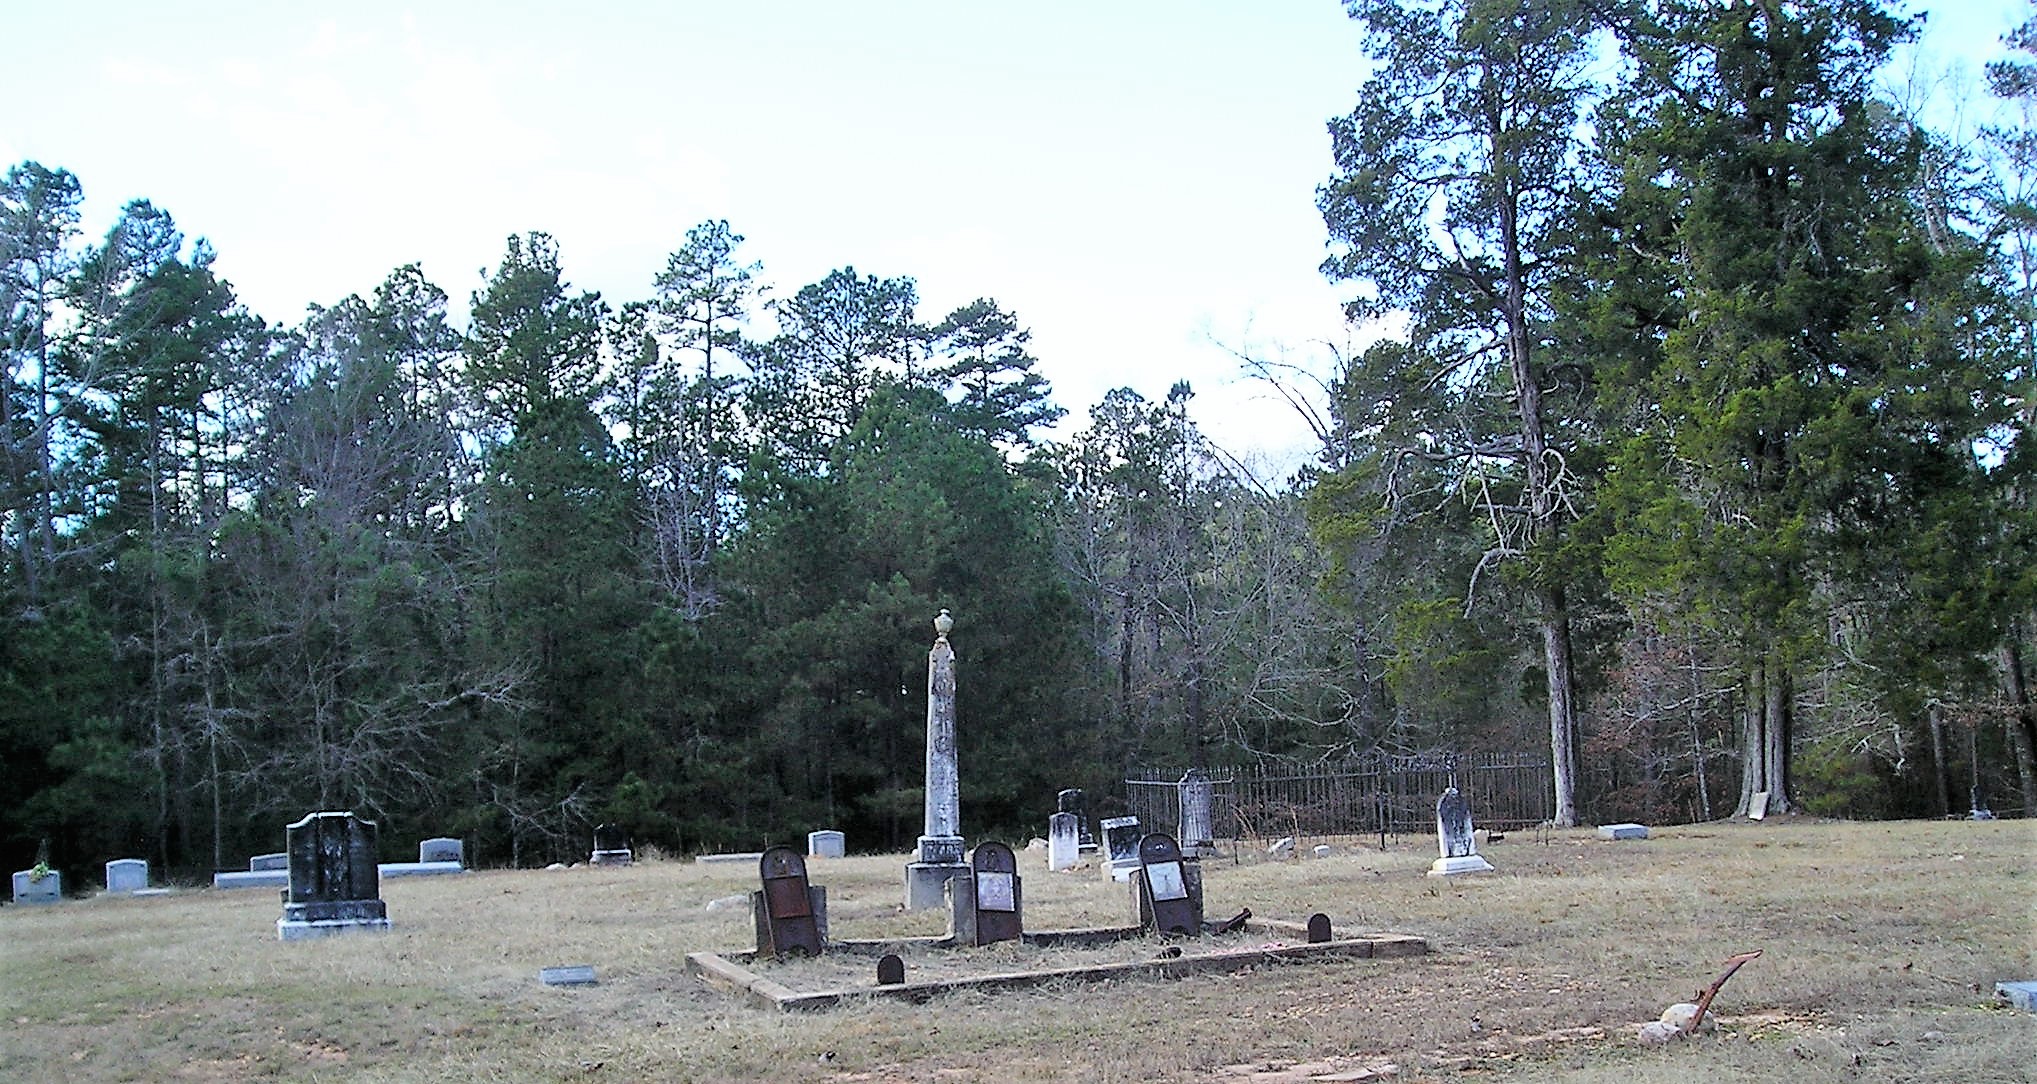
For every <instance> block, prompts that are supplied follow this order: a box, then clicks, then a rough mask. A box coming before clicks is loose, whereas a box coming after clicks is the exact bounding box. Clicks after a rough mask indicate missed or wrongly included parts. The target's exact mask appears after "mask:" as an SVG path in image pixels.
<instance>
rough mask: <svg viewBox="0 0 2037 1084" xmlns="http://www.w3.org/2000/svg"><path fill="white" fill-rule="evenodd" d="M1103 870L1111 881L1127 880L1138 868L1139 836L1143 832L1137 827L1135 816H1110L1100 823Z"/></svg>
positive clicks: (1137, 821) (1137, 819)
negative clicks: (1101, 829) (1103, 858)
mask: <svg viewBox="0 0 2037 1084" xmlns="http://www.w3.org/2000/svg"><path fill="white" fill-rule="evenodd" d="M1102 828H1103V847H1104V854H1105V856H1106V858H1108V861H1106V862H1105V863H1104V867H1103V868H1104V872H1105V873H1106V874H1108V875H1109V876H1110V879H1111V880H1113V881H1129V880H1131V879H1132V872H1133V871H1134V870H1136V869H1138V868H1139V837H1140V836H1141V835H1143V834H1144V833H1143V832H1142V830H1141V829H1140V828H1139V818H1137V817H1111V818H1109V819H1108V820H1105V821H1104V822H1103V824H1102Z"/></svg>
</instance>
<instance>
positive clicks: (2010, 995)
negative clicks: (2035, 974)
mask: <svg viewBox="0 0 2037 1084" xmlns="http://www.w3.org/2000/svg"><path fill="white" fill-rule="evenodd" d="M1995 996H1996V997H1999V998H2007V999H2008V1002H2009V1004H2011V1005H2014V1006H2015V1007H2017V1008H2019V1009H2021V1010H2023V1011H2024V1012H2037V980H2025V981H2022V982H1998V983H1995Z"/></svg>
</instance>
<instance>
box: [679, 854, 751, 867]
mask: <svg viewBox="0 0 2037 1084" xmlns="http://www.w3.org/2000/svg"><path fill="white" fill-rule="evenodd" d="M762 857H764V852H763V851H730V852H729V853H727V854H697V855H694V856H693V864H694V865H696V866H717V865H723V864H739V865H745V866H749V865H755V864H756V861H757V859H759V858H762Z"/></svg>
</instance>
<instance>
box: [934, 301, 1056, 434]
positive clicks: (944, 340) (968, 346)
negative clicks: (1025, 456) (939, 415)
mask: <svg viewBox="0 0 2037 1084" xmlns="http://www.w3.org/2000/svg"><path fill="white" fill-rule="evenodd" d="M929 333H930V335H931V336H932V338H933V341H934V344H935V349H936V350H937V351H938V352H940V353H941V354H944V355H946V357H947V359H948V361H947V364H945V365H942V366H940V367H939V368H938V369H937V370H936V371H935V373H934V374H933V375H934V379H935V380H937V381H945V382H946V383H947V384H949V385H951V386H952V387H953V388H954V389H955V390H956V391H957V392H958V393H959V395H960V400H959V401H958V402H956V403H955V404H954V406H953V408H952V412H953V414H954V416H955V420H956V422H957V423H958V424H959V425H960V426H961V427H962V429H963V431H964V432H969V433H974V434H976V435H978V436H981V437H983V438H984V439H985V440H988V441H990V442H991V443H993V444H996V445H998V446H999V447H1002V448H1005V449H1007V450H1010V451H1019V450H1022V449H1025V448H1029V447H1031V446H1032V443H1033V436H1032V431H1033V430H1034V429H1036V428H1039V427H1041V426H1048V425H1052V424H1054V423H1055V422H1057V421H1060V420H1061V418H1062V416H1063V415H1065V414H1066V413H1067V411H1064V410H1062V409H1061V408H1060V407H1057V406H1055V405H1054V404H1053V402H1052V401H1050V400H1049V399H1048V389H1047V378H1046V377H1043V376H1041V375H1040V374H1038V373H1036V372H1034V371H1033V365H1034V364H1035V363H1036V362H1037V361H1038V360H1039V359H1038V358H1035V357H1033V355H1032V354H1030V353H1028V352H1027V347H1028V345H1029V344H1031V342H1032V339H1033V333H1032V332H1031V331H1029V330H1027V329H1026V328H1024V327H1021V326H1020V325H1019V322H1018V316H1017V314H1015V313H1010V312H1006V311H1004V310H1003V309H1002V308H999V307H998V304H997V302H995V301H993V300H991V299H990V298H987V297H979V298H977V299H976V300H974V301H972V302H970V303H969V304H967V305H964V306H962V307H961V308H958V309H956V310H955V311H954V312H951V313H949V314H948V317H947V319H945V320H942V321H941V322H940V323H939V324H937V325H935V326H934V327H933V328H932V329H931V330H930V332H929Z"/></svg>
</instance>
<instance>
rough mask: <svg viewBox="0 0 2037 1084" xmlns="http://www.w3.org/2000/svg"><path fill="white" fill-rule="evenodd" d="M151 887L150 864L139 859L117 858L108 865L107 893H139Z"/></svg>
mask: <svg viewBox="0 0 2037 1084" xmlns="http://www.w3.org/2000/svg"><path fill="white" fill-rule="evenodd" d="M148 886H149V864H148V863H147V862H146V861H144V860H142V859H139V858H116V859H114V860H113V861H111V862H108V863H106V891H108V892H139V891H141V890H142V889H145V888H147V887H148Z"/></svg>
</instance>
